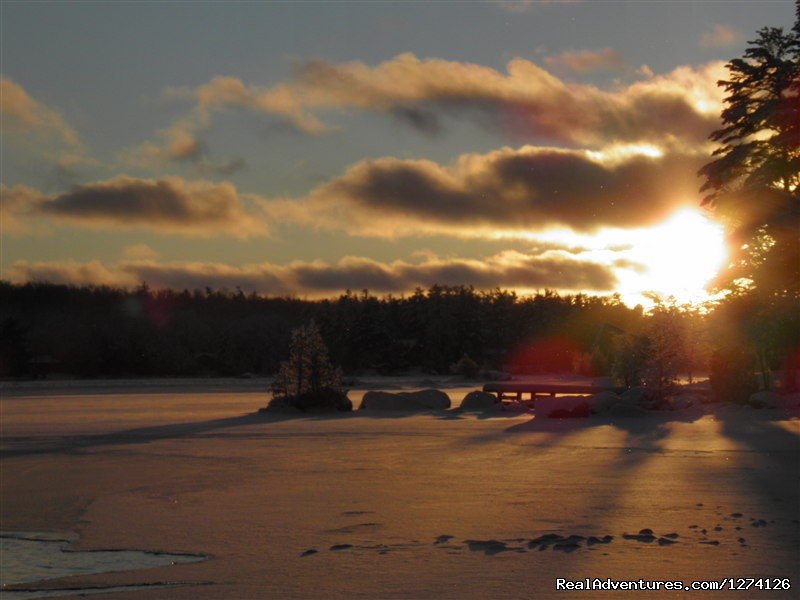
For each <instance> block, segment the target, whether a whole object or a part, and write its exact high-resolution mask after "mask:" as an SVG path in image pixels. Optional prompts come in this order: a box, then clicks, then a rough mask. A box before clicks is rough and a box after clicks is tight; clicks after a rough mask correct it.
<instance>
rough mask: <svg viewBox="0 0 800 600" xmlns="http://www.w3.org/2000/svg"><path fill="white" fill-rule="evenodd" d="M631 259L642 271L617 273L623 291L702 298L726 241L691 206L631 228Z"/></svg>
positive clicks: (689, 299)
mask: <svg viewBox="0 0 800 600" xmlns="http://www.w3.org/2000/svg"><path fill="white" fill-rule="evenodd" d="M632 234H633V235H632V236H631V239H630V244H631V249H630V252H629V253H628V256H629V258H630V260H632V261H635V262H637V263H640V264H641V265H642V269H641V272H639V273H635V272H631V271H628V272H627V275H626V274H620V287H621V288H622V290H621V291H623V292H624V293H625V294H627V293H639V294H641V293H642V292H648V291H652V292H655V293H657V294H659V295H661V296H674V297H675V299H676V300H678V301H679V302H702V301H704V300H707V299H708V297H709V295H708V292H707V291H706V289H705V287H706V285H707V284H708V283H709V281H710V280H711V279H712V278H713V277H714V275H716V273H717V272H718V271H719V269H720V267H721V266H722V264H723V262H724V260H725V257H726V254H727V253H726V249H725V241H724V235H723V231H722V227H721V226H719V225H718V224H716V223H713V222H712V221H710V220H709V219H707V218H706V217H704V216H703V215H701V214H700V213H698V212H697V211H694V210H683V211H680V212H678V213H676V214H674V215H673V216H672V217H670V218H669V219H668V220H666V221H665V222H663V223H661V224H659V225H656V226H653V227H649V228H647V229H641V230H638V231H636V232H632Z"/></svg>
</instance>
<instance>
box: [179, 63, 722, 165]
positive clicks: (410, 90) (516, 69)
mask: <svg viewBox="0 0 800 600" xmlns="http://www.w3.org/2000/svg"><path fill="white" fill-rule="evenodd" d="M562 60H567V59H566V58H564V57H562ZM571 60H572V63H573V64H574V65H575V66H578V67H581V68H586V69H588V68H590V67H591V66H592V64H594V66H600V65H603V64H609V63H610V62H613V60H614V56H613V50H602V51H600V54H599V55H598V56H596V57H590V55H589V54H586V55H585V56H581V55H579V54H574V55H573V56H572V57H571ZM592 61H594V62H592ZM723 75H724V69H723V64H722V63H720V62H714V63H709V64H707V65H703V66H701V67H697V68H693V67H679V68H677V69H675V70H673V71H672V72H670V73H667V74H666V75H660V76H654V77H650V78H649V79H648V80H647V81H639V82H636V83H633V84H631V85H628V86H622V87H618V88H614V89H611V90H606V89H601V88H599V87H597V86H593V85H588V84H578V83H567V82H564V81H562V80H561V79H559V78H558V77H556V76H555V75H553V74H551V73H549V72H548V71H547V70H545V69H543V68H542V67H540V66H538V65H536V64H535V63H533V62H531V61H528V60H525V59H522V58H515V59H513V60H511V61H510V62H509V63H508V64H507V65H506V71H505V72H501V71H497V70H495V69H492V68H489V67H485V66H481V65H477V64H472V63H465V62H457V61H447V60H442V59H437V58H431V59H424V60H423V59H419V58H417V57H416V56H414V55H413V54H410V53H407V54H401V55H398V56H396V57H394V58H392V59H390V60H387V61H385V62H382V63H380V64H378V65H376V66H369V65H367V64H365V63H363V62H361V61H352V62H346V63H340V64H334V63H330V62H328V61H325V60H310V61H306V62H304V63H301V64H298V65H296V66H295V70H294V74H293V76H292V77H291V79H289V80H288V81H285V82H283V83H280V84H277V85H274V86H272V87H264V86H255V85H250V86H248V85H245V84H244V83H243V82H242V81H241V80H239V79H237V78H234V77H215V78H213V79H212V80H210V81H209V82H208V83H206V84H204V85H202V86H200V87H198V88H196V89H195V90H193V91H192V90H186V89H183V90H172V91H171V92H170V93H171V94H172V95H173V96H181V97H188V96H191V97H192V98H193V99H194V102H195V106H194V108H193V109H192V112H191V113H190V115H189V116H188V117H186V119H188V120H184V121H178V122H177V125H176V126H177V128H178V129H179V130H185V129H186V128H187V123H189V124H191V127H200V126H202V127H208V126H209V124H210V122H211V119H212V115H213V114H214V113H215V112H217V111H221V110H225V109H238V110H246V111H250V112H252V113H255V114H261V115H268V116H271V117H279V118H281V119H283V120H284V121H286V122H287V123H290V124H291V125H293V126H294V127H295V128H297V129H298V130H299V131H302V132H304V133H307V134H309V135H318V134H322V133H325V132H327V131H330V130H331V126H330V125H328V124H326V123H325V122H323V121H322V119H321V113H325V112H331V111H338V112H343V111H350V110H362V111H378V112H384V113H386V114H389V115H391V116H393V117H395V118H399V119H400V120H402V121H403V122H405V123H408V124H410V125H411V126H414V127H416V128H418V129H420V130H422V131H424V132H426V133H431V132H434V133H435V132H437V131H438V130H440V129H441V127H442V125H441V122H440V117H441V116H442V115H461V116H465V115H466V116H467V117H468V118H470V119H471V120H473V121H475V120H479V121H481V120H482V121H483V122H484V123H486V124H488V125H489V126H491V127H494V128H503V129H505V130H506V131H507V132H508V133H513V134H514V135H517V136H534V135H535V136H543V137H546V138H549V139H551V140H554V141H557V142H562V143H568V144H580V145H584V146H598V145H604V144H609V143H623V142H624V143H641V142H663V141H665V140H671V141H678V142H680V143H683V144H690V145H698V144H705V143H706V138H707V136H708V134H709V133H710V132H711V131H712V130H713V129H715V128H716V127H717V126H718V125H719V112H720V108H721V106H722V92H721V91H720V90H719V89H718V88H717V86H716V81H717V80H718V79H720V78H721V77H722V76H723ZM476 117H477V118H476ZM191 127H189V128H191ZM167 131H169V130H167ZM176 136H177V134H176ZM170 139H171V138H170ZM175 139H176V140H181V138H180V137H179V136H177V137H176V138H175ZM178 147H180V148H185V149H186V151H187V152H191V150H192V146H191V144H188V143H184V142H183V141H180V143H178Z"/></svg>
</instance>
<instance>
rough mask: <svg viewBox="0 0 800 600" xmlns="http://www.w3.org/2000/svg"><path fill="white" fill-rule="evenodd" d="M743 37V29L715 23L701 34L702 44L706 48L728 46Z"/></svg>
mask: <svg viewBox="0 0 800 600" xmlns="http://www.w3.org/2000/svg"><path fill="white" fill-rule="evenodd" d="M742 37H743V36H742V32H741V31H738V30H737V29H734V28H732V27H728V26H727V25H720V24H719V23H715V24H714V25H712V26H711V29H709V30H708V31H704V32H703V35H701V36H700V45H701V46H703V47H705V48H728V47H730V46H735V45H736V44H738V43H739V42H740V41H741V40H742Z"/></svg>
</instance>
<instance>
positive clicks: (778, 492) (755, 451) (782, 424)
mask: <svg viewBox="0 0 800 600" xmlns="http://www.w3.org/2000/svg"><path fill="white" fill-rule="evenodd" d="M797 415H798V411H797V410H796V409H795V410H794V411H793V412H791V413H788V412H785V411H781V410H751V409H747V408H742V407H722V409H721V410H719V411H718V412H717V415H716V418H717V421H718V422H719V423H720V433H721V434H722V435H724V436H725V437H727V438H728V439H730V440H731V441H733V442H735V443H736V444H737V445H739V446H741V447H742V448H743V449H745V450H748V451H749V453H750V455H751V456H753V457H754V458H755V459H756V460H757V463H756V465H755V467H756V468H753V469H743V475H742V476H743V478H744V480H743V483H744V484H746V485H748V486H749V487H750V488H751V489H752V491H753V492H755V493H756V494H759V495H761V496H762V497H763V498H765V499H766V500H769V501H774V502H783V503H784V505H785V506H787V507H792V510H793V511H794V512H796V509H797V506H798V503H800V422H799V421H798V420H797V418H796V417H797ZM787 421H788V423H791V425H789V426H788V427H787ZM790 428H793V429H794V431H791V429H790ZM787 483H788V484H787ZM787 494H788V497H787Z"/></svg>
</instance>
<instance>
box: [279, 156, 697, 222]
mask: <svg viewBox="0 0 800 600" xmlns="http://www.w3.org/2000/svg"><path fill="white" fill-rule="evenodd" d="M705 160H707V157H705V156H704V155H695V154H681V153H670V152H664V151H661V150H659V149H657V148H654V147H649V146H616V147H610V148H606V149H604V150H601V151H585V150H568V149H561V148H542V147H533V146H523V147H521V148H519V149H511V148H502V149H499V150H496V151H493V152H490V153H488V154H465V155H462V156H460V157H459V158H458V159H457V160H456V161H455V162H454V163H452V164H450V165H440V164H438V163H435V162H432V161H429V160H403V159H399V158H393V157H387V158H379V159H375V160H367V161H362V162H359V163H356V164H355V165H353V166H351V167H350V168H348V169H347V170H346V171H345V172H344V173H343V174H342V175H341V176H339V177H336V178H334V179H332V180H330V181H328V182H326V183H323V184H322V185H320V186H318V187H317V188H315V189H314V190H312V191H311V192H310V193H309V195H308V196H307V197H306V198H304V199H302V200H299V201H289V200H285V201H280V200H275V201H271V202H266V203H265V204H264V211H265V213H266V214H267V215H269V217H270V219H272V220H273V221H283V222H296V223H300V224H303V225H306V226H315V227H319V228H328V229H337V230H343V231H346V232H348V233H350V234H353V235H366V236H378V237H395V236H405V235H425V234H447V235H457V236H482V237H503V236H505V235H510V234H514V233H515V232H516V234H526V233H530V232H537V231H542V230H546V229H548V228H552V227H567V228H570V229H573V230H576V231H593V230H596V229H598V228H601V227H617V228H631V227H641V226H646V225H650V224H653V223H656V222H658V221H660V220H662V219H664V218H665V217H666V216H668V215H669V214H671V213H673V212H674V211H676V210H677V209H679V208H681V207H685V206H694V205H696V204H697V203H698V202H699V200H698V195H697V187H698V185H697V181H696V175H695V173H696V171H697V168H698V167H699V166H700V165H701V164H702V163H703V162H704V161H705Z"/></svg>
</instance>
